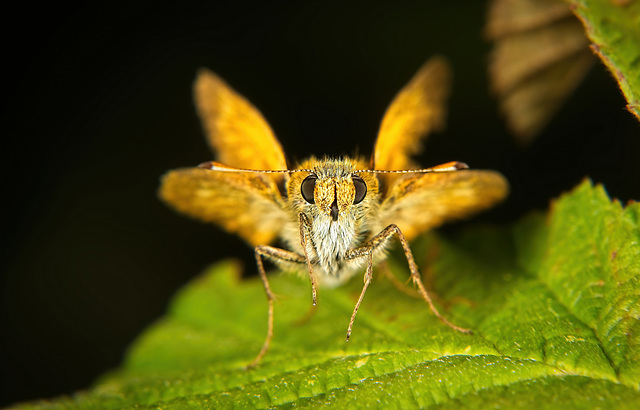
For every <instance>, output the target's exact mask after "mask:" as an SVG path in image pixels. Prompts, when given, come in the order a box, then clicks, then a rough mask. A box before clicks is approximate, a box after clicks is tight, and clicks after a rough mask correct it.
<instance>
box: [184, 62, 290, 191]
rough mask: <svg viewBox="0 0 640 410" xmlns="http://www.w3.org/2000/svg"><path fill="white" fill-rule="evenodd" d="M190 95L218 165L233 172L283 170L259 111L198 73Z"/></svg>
mask: <svg viewBox="0 0 640 410" xmlns="http://www.w3.org/2000/svg"><path fill="white" fill-rule="evenodd" d="M194 94H195V102H196V107H197V109H198V113H199V114H200V119H201V120H202V124H203V126H204V128H205V131H206V134H207V141H208V142H209V145H210V146H211V148H212V149H213V151H214V152H215V153H216V155H217V160H218V161H219V162H222V163H224V164H226V165H230V166H232V167H236V168H248V169H263V170H269V169H270V170H274V169H287V161H286V159H285V155H284V151H283V150H282V146H281V145H280V142H278V140H277V138H276V137H275V135H274V134H273V131H272V130H271V127H270V126H269V124H268V123H267V121H266V120H265V119H264V117H263V116H262V114H261V113H260V111H258V109H257V108H255V107H254V106H253V105H252V104H251V103H250V102H249V101H247V100H246V99H245V98H244V97H243V96H241V95H240V94H238V93H237V92H235V91H234V90H233V89H232V88H231V87H229V86H228V85H227V84H226V83H225V82H224V81H223V80H222V79H221V78H220V77H218V76H217V75H215V74H214V73H212V72H211V71H209V70H206V69H201V70H200V71H199V73H198V77H197V79H196V82H195V84H194ZM271 178H275V179H277V178H282V175H277V174H273V175H272V176H271Z"/></svg>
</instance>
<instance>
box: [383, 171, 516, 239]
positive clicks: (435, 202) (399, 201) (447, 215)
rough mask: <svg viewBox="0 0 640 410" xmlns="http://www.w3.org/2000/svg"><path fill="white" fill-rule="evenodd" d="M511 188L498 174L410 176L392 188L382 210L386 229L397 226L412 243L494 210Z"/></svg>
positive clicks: (401, 179) (491, 172)
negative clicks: (435, 230)
mask: <svg viewBox="0 0 640 410" xmlns="http://www.w3.org/2000/svg"><path fill="white" fill-rule="evenodd" d="M508 191H509V185H508V183H507V181H506V179H505V178H504V177H503V176H502V175H501V174H499V173H498V172H494V171H476V170H460V171H453V172H433V173H418V174H409V175H406V176H403V177H400V178H399V179H398V180H397V181H396V183H395V184H394V185H393V186H392V187H391V188H390V190H389V192H388V193H387V195H386V196H385V198H384V199H383V202H382V206H381V207H380V219H381V222H382V224H383V226H387V225H390V224H396V225H398V227H399V228H400V230H402V232H403V233H404V235H405V237H406V238H407V239H408V240H411V239H413V238H415V237H416V236H417V235H419V234H421V233H423V232H425V231H427V230H429V229H431V228H435V227H437V226H439V225H441V224H443V223H445V222H447V221H451V220H457V219H461V218H465V217H467V216H470V215H472V214H475V213H477V212H479V211H482V210H484V209H487V208H490V207H491V206H493V205H495V204H496V203H498V202H500V201H501V200H502V199H504V197H506V195H507V193H508Z"/></svg>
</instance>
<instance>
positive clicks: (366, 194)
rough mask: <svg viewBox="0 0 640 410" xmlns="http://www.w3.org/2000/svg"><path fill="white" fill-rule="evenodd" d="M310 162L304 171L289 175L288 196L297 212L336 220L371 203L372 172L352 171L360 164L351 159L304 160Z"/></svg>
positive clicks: (374, 189) (373, 193) (374, 186)
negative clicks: (306, 170)
mask: <svg viewBox="0 0 640 410" xmlns="http://www.w3.org/2000/svg"><path fill="white" fill-rule="evenodd" d="M308 162H309V164H307V163H303V164H301V168H306V166H307V165H311V164H313V167H312V168H309V170H308V172H306V173H296V174H292V177H291V181H290V183H289V197H290V198H291V199H292V203H293V204H294V207H295V208H297V210H298V211H301V212H304V213H305V214H307V215H309V216H312V217H316V216H318V217H321V218H323V219H327V220H331V221H333V222H338V221H339V220H340V219H341V218H343V219H344V218H345V217H353V216H357V215H358V214H361V213H362V212H363V210H364V209H366V208H367V207H369V206H370V204H371V202H372V201H373V202H375V200H376V198H377V194H378V180H377V178H376V177H375V175H369V174H367V173H363V172H354V171H355V170H356V169H359V168H360V169H362V164H360V163H359V162H358V161H354V160H351V159H324V160H315V159H311V160H310V161H308Z"/></svg>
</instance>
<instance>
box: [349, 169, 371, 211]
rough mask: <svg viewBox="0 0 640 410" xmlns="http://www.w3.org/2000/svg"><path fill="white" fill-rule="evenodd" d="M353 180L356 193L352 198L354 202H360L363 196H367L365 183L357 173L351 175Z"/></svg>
mask: <svg viewBox="0 0 640 410" xmlns="http://www.w3.org/2000/svg"><path fill="white" fill-rule="evenodd" d="M351 179H352V180H353V186H354V187H355V188H356V195H355V197H354V198H353V203H354V204H359V203H360V202H362V200H363V199H364V197H365V196H367V184H365V182H364V179H362V178H360V177H359V176H357V175H354V176H352V177H351Z"/></svg>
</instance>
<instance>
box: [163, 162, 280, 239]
mask: <svg viewBox="0 0 640 410" xmlns="http://www.w3.org/2000/svg"><path fill="white" fill-rule="evenodd" d="M159 195H160V198H162V200H164V201H165V202H166V203H167V204H169V205H170V206H171V207H173V208H174V209H176V210H177V211H180V212H182V213H184V214H186V215H189V216H191V217H193V218H196V219H199V220H201V221H204V222H212V223H215V224H216V225H219V226H221V227H222V228H224V229H226V230H227V231H229V232H232V233H236V234H238V235H239V236H241V237H242V238H243V239H245V240H246V241H247V242H249V243H250V244H252V245H254V246H256V245H266V244H269V243H272V242H273V241H274V240H275V239H276V237H277V236H278V235H279V233H280V231H281V230H282V228H283V227H284V226H285V224H287V223H290V221H289V219H288V214H287V213H286V211H285V204H284V202H283V199H282V196H281V195H280V192H279V191H278V187H277V185H276V184H275V182H274V181H273V180H272V179H271V178H269V177H268V176H267V175H264V174H249V173H242V172H217V171H212V170H208V169H203V168H184V169H176V170H173V171H169V172H168V173H166V174H165V175H164V176H163V177H162V185H161V186H160V191H159Z"/></svg>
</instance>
